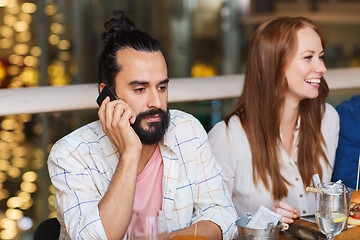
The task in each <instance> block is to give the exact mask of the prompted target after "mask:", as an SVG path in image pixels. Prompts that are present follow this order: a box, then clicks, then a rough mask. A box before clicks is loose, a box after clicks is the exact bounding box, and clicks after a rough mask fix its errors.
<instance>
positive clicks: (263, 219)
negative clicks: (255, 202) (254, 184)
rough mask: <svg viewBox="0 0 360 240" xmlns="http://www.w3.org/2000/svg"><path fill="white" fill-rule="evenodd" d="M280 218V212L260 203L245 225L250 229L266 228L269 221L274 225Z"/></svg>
mask: <svg viewBox="0 0 360 240" xmlns="http://www.w3.org/2000/svg"><path fill="white" fill-rule="evenodd" d="M280 220H281V215H280V214H277V213H275V212H273V211H271V210H269V209H268V208H266V207H264V206H262V205H261V206H260V208H259V209H258V210H257V212H256V213H255V215H254V217H253V218H252V219H251V220H250V222H249V223H248V224H247V226H246V227H247V228H252V229H266V228H267V227H268V224H269V223H272V224H274V226H276V225H277V224H278V222H279V221H280Z"/></svg>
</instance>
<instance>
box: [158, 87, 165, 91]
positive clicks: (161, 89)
mask: <svg viewBox="0 0 360 240" xmlns="http://www.w3.org/2000/svg"><path fill="white" fill-rule="evenodd" d="M166 89H167V86H159V90H160V91H165V90H166Z"/></svg>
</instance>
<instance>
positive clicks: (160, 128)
mask: <svg viewBox="0 0 360 240" xmlns="http://www.w3.org/2000/svg"><path fill="white" fill-rule="evenodd" d="M155 115H158V116H159V117H160V121H159V122H147V121H146V119H145V118H147V117H154V116H155ZM169 121H170V113H169V108H167V110H166V111H164V110H162V109H151V110H149V111H146V112H141V113H139V114H138V115H137V116H136V120H135V122H134V124H132V125H131V126H132V128H133V129H134V131H135V132H136V134H137V135H138V136H139V138H140V140H141V143H142V144H144V145H153V144H155V143H158V142H160V141H161V140H162V139H163V138H164V135H165V132H166V130H167V128H168V126H169ZM143 126H145V128H144V127H143Z"/></svg>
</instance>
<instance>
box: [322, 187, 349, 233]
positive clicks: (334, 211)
mask: <svg viewBox="0 0 360 240" xmlns="http://www.w3.org/2000/svg"><path fill="white" fill-rule="evenodd" d="M346 191H347V189H346V187H345V185H344V184H342V183H332V182H330V183H320V184H319V185H317V193H316V213H315V218H316V223H317V226H318V228H319V229H320V231H321V232H322V233H323V234H325V235H326V237H327V239H328V240H332V239H334V237H335V236H336V235H337V234H339V233H340V232H341V231H342V230H343V228H344V226H345V224H346V223H347V217H348V211H349V208H348V203H347V199H346Z"/></svg>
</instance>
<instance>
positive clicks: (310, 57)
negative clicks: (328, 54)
mask: <svg viewBox="0 0 360 240" xmlns="http://www.w3.org/2000/svg"><path fill="white" fill-rule="evenodd" d="M312 57H313V56H306V57H305V59H308V60H311V59H312Z"/></svg>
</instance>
